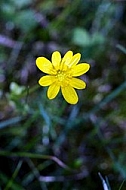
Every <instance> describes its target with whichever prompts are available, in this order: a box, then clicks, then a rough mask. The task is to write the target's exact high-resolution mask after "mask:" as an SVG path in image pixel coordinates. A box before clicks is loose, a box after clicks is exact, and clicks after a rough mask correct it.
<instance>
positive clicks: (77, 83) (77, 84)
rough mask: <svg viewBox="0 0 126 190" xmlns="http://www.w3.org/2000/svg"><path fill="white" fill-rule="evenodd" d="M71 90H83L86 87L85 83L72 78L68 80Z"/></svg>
mask: <svg viewBox="0 0 126 190" xmlns="http://www.w3.org/2000/svg"><path fill="white" fill-rule="evenodd" d="M69 84H70V85H71V86H72V87H73V88H77V89H84V88H85V87H86V83H85V82H84V81H83V80H81V79H77V78H72V79H71V80H70V83H69Z"/></svg>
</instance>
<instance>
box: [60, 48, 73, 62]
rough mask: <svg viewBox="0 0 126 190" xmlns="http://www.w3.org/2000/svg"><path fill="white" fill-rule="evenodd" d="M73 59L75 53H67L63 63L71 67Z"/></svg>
mask: <svg viewBox="0 0 126 190" xmlns="http://www.w3.org/2000/svg"><path fill="white" fill-rule="evenodd" d="M72 57H73V52H72V51H68V52H66V54H65V55H64V57H63V59H62V63H65V64H66V65H69V63H70V61H71V59H72Z"/></svg>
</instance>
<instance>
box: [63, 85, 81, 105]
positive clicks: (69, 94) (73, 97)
mask: <svg viewBox="0 0 126 190" xmlns="http://www.w3.org/2000/svg"><path fill="white" fill-rule="evenodd" d="M61 91H62V95H63V97H64V99H65V100H66V101H67V102H68V103H69V104H76V103H77V102H78V95H77V93H76V91H75V90H74V88H73V87H71V86H70V85H69V86H66V87H61Z"/></svg>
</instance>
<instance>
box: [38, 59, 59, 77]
mask: <svg viewBox="0 0 126 190" xmlns="http://www.w3.org/2000/svg"><path fill="white" fill-rule="evenodd" d="M36 65H37V67H38V68H39V69H40V70H41V71H42V72H44V73H47V74H55V73H56V71H55V70H54V69H53V66H52V63H51V62H50V61H49V60H48V59H46V58H45V57H38V58H37V59H36Z"/></svg>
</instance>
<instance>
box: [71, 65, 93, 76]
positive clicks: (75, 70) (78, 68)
mask: <svg viewBox="0 0 126 190" xmlns="http://www.w3.org/2000/svg"><path fill="white" fill-rule="evenodd" d="M89 68H90V65H89V64H88V63H81V64H78V65H75V66H74V67H72V76H74V77H77V76H80V75H83V74H84V73H86V72H87V71H88V70H89Z"/></svg>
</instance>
